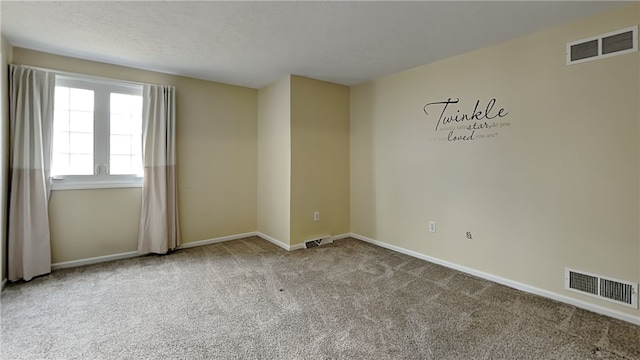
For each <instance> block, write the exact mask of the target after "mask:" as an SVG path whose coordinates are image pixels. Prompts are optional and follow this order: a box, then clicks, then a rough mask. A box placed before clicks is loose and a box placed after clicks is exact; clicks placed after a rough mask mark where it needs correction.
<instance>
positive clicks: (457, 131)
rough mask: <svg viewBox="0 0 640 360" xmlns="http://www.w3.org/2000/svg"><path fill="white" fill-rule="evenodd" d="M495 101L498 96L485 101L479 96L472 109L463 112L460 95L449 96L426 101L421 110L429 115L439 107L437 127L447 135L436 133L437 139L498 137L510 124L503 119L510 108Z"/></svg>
mask: <svg viewBox="0 0 640 360" xmlns="http://www.w3.org/2000/svg"><path fill="white" fill-rule="evenodd" d="M496 102H497V100H496V99H495V98H493V99H491V100H489V101H488V102H487V103H486V104H482V102H481V101H480V100H477V101H476V103H475V106H474V107H473V110H472V111H468V112H464V111H462V110H461V109H460V105H461V102H460V99H459V98H456V99H453V98H449V99H447V100H444V101H434V102H430V103H427V104H426V105H425V106H424V107H423V108H422V110H423V111H424V113H425V115H427V116H428V117H432V116H431V115H430V112H436V113H437V112H438V111H439V116H438V121H437V122H436V125H435V129H434V131H436V132H438V131H442V132H447V136H446V137H437V140H446V141H473V140H478V139H491V138H495V137H497V136H498V133H499V131H497V130H498V129H502V128H504V127H507V126H510V125H511V123H509V122H506V121H503V118H505V117H507V115H509V112H507V110H505V108H503V107H499V106H496Z"/></svg>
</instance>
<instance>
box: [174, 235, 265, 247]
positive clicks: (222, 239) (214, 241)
mask: <svg viewBox="0 0 640 360" xmlns="http://www.w3.org/2000/svg"><path fill="white" fill-rule="evenodd" d="M251 236H259V234H258V233H257V232H255V231H253V232H248V233H244V234H236V235H229V236H222V237H219V238H214V239H206V240H198V241H191V242H188V243H183V244H181V245H180V246H178V249H188V248H192V247H196V246H203V245H211V244H217V243H221V242H225V241H231V240H238V239H244V238H247V237H251Z"/></svg>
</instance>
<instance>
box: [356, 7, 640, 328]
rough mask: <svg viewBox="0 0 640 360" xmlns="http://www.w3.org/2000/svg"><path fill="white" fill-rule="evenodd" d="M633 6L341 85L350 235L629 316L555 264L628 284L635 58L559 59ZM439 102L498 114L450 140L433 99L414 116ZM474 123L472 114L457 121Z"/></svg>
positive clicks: (633, 247)
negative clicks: (570, 280) (346, 103)
mask: <svg viewBox="0 0 640 360" xmlns="http://www.w3.org/2000/svg"><path fill="white" fill-rule="evenodd" d="M639 13H640V11H639V8H638V4H637V3H636V4H633V5H630V6H628V7H626V8H622V9H620V10H616V11H613V12H611V13H607V14H604V15H600V16H598V17H595V18H592V19H588V20H584V21H581V22H578V23H575V24H571V25H567V26H563V27H560V28H554V29H550V30H547V31H544V32H540V33H538V34H534V35H531V36H527V37H523V38H520V39H516V40H513V41H509V42H506V43H502V44H498V45H496V46H492V47H488V48H485V49H482V50H479V51H476V52H472V53H468V54H464V55H461V56H457V57H454V58H451V59H447V60H444V61H441V62H437V63H433V64H429V65H425V66H422V67H419V68H415V69H412V70H409V71H406V72H402V73H398V74H395V75H392V76H388V77H385V78H381V79H377V80H375V81H371V82H368V83H365V84H362V85H360V86H356V87H353V88H352V89H351V193H350V194H351V231H352V232H354V233H357V234H360V235H363V236H367V237H370V238H373V239H376V240H379V241H382V242H384V243H387V244H390V245H395V246H398V247H402V248H405V249H408V250H412V251H415V252H418V253H421V254H425V255H428V256H432V257H435V258H439V259H442V260H445V261H448V262H451V263H454V264H458V265H462V266H466V267H469V268H472V269H475V270H478V271H482V272H485V273H489V274H493V275H496V276H499V277H503V278H505V279H509V280H512V281H517V282H520V283H524V284H527V285H528V286H533V287H536V288H540V289H543V290H547V291H551V292H553V293H557V294H561V295H563V296H567V297H572V298H575V299H578V300H582V301H585V302H589V303H593V304H596V305H599V306H602V307H605V308H609V309H612V310H614V311H619V312H623V313H626V314H631V315H634V316H638V315H640V312H639V311H638V310H635V309H630V308H628V307H623V306H619V305H617V304H612V303H609V302H604V301H600V300H598V299H593V298H589V297H585V296H581V295H579V294H574V293H571V292H567V291H565V290H564V283H563V278H564V274H563V272H564V268H565V266H567V267H572V268H575V269H579V270H583V271H589V272H593V273H597V274H602V275H606V276H611V277H614V278H618V279H622V280H628V281H633V282H639V281H640V236H639V235H640V233H639V226H638V220H639V216H640V210H639V205H640V202H639V196H640V194H639V188H640V165H639V164H640V156H639V151H638V146H639V145H640V141H639V135H640V131H639V119H640V109H639V107H638V99H639V98H640V92H639V84H640V76H639V69H640V60H639V55H638V53H637V52H636V53H633V54H627V55H621V56H616V57H611V58H607V59H602V60H598V61H592V62H587V63H583V64H578V65H572V66H567V65H565V44H566V43H567V42H570V41H574V40H579V39H582V38H586V37H590V36H594V35H598V34H602V33H606V32H610V31H614V30H618V29H621V28H624V27H628V26H632V25H636V24H638V22H639V20H640V19H639ZM448 98H459V99H460V103H459V104H458V105H457V106H453V105H451V107H450V108H449V110H448V114H450V115H456V114H457V112H456V109H460V110H461V113H464V112H469V113H473V107H474V104H475V102H476V100H478V99H479V100H480V101H481V105H480V108H481V109H483V110H484V108H485V106H486V104H487V102H488V101H489V100H490V99H492V98H495V99H496V100H497V103H496V106H495V108H494V110H493V114H496V113H497V110H498V109H499V108H503V107H504V108H505V111H506V112H508V115H506V116H504V117H502V118H495V119H493V120H487V121H486V122H487V123H488V125H491V124H497V125H498V127H496V128H491V129H481V130H477V131H476V133H475V136H474V137H475V140H473V141H457V142H450V141H448V140H447V137H448V133H449V130H444V127H446V125H445V126H443V125H441V129H440V130H439V131H435V125H436V122H437V120H438V118H439V115H440V113H441V111H442V107H438V106H436V105H431V106H430V107H428V108H427V110H428V113H429V114H428V115H426V114H425V113H424V112H423V107H424V106H425V105H426V104H427V103H429V102H435V101H441V100H446V99H448ZM474 122H476V123H478V124H483V123H484V122H485V121H471V122H470V121H465V122H464V125H469V124H471V123H474ZM500 123H503V124H505V125H506V123H509V126H506V127H505V126H503V127H502V128H500V127H499V126H500ZM448 125H451V124H448ZM455 125H460V124H458V123H456V124H455ZM454 131H455V133H456V135H462V134H467V135H468V134H469V133H470V131H466V130H458V129H456V130H454ZM492 134H497V136H496V137H491V138H489V137H487V136H488V135H492ZM480 135H484V136H485V138H480V137H479V136H480ZM429 220H434V221H436V223H437V232H436V233H429V232H428V230H427V229H428V221H429ZM467 232H471V234H472V239H467V237H466V234H467Z"/></svg>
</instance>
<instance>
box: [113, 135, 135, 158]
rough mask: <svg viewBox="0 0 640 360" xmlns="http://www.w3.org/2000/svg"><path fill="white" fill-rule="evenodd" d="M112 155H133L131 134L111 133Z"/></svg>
mask: <svg viewBox="0 0 640 360" xmlns="http://www.w3.org/2000/svg"><path fill="white" fill-rule="evenodd" d="M110 149H111V155H114V154H116V155H131V136H129V135H111V147H110Z"/></svg>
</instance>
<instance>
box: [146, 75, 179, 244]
mask: <svg viewBox="0 0 640 360" xmlns="http://www.w3.org/2000/svg"><path fill="white" fill-rule="evenodd" d="M175 97H176V92H175V88H174V87H173V86H166V85H145V86H144V91H143V111H142V157H143V163H144V185H143V187H142V212H141V214H140V226H139V229H138V253H140V254H148V253H156V254H164V253H166V252H168V251H169V250H172V249H175V248H176V247H178V246H179V245H180V225H179V222H178V193H177V173H176V108H175Z"/></svg>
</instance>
